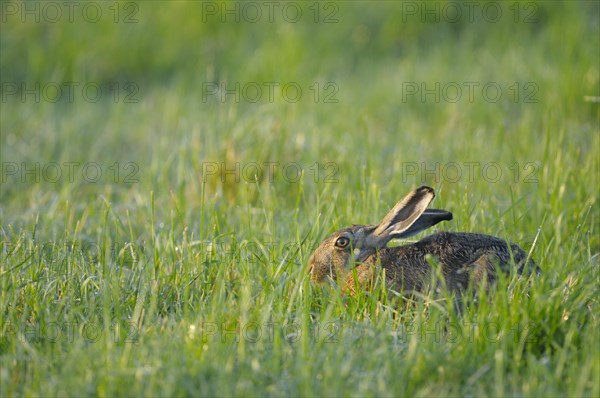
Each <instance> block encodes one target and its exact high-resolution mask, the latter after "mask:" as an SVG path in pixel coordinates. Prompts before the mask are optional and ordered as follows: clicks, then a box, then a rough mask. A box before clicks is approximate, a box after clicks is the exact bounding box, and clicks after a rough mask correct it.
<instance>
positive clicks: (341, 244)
mask: <svg viewBox="0 0 600 398" xmlns="http://www.w3.org/2000/svg"><path fill="white" fill-rule="evenodd" d="M349 243H350V239H348V238H346V237H344V236H342V237H340V238H337V240H336V241H335V246H336V247H339V248H342V249H343V248H344V247H346V246H348V244H349Z"/></svg>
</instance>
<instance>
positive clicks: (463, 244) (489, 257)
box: [415, 232, 527, 272]
mask: <svg viewBox="0 0 600 398" xmlns="http://www.w3.org/2000/svg"><path fill="white" fill-rule="evenodd" d="M415 246H417V247H418V248H419V250H420V251H422V252H423V253H425V254H430V255H432V256H433V257H434V258H436V259H437V260H438V261H440V262H441V263H442V264H444V265H445V266H449V267H452V268H463V267H468V266H471V265H481V266H485V267H486V268H490V269H491V268H493V267H494V266H495V265H496V264H497V265H499V266H500V268H502V269H505V270H507V271H508V268H507V267H508V266H510V265H511V264H515V265H517V266H518V271H519V272H521V271H522V268H523V266H524V264H525V261H526V259H527V253H525V251H524V250H523V249H521V248H520V247H519V246H517V245H515V244H514V243H509V242H507V241H505V240H503V239H500V238H498V237H495V236H491V235H485V234H478V233H465V232H441V233H437V234H434V235H430V236H428V237H426V238H424V239H422V240H421V241H419V242H417V243H416V244H415Z"/></svg>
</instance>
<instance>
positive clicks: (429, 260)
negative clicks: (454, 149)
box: [309, 186, 538, 294]
mask: <svg viewBox="0 0 600 398" xmlns="http://www.w3.org/2000/svg"><path fill="white" fill-rule="evenodd" d="M434 196H435V194H434V191H433V189H432V188H430V187H426V186H423V187H420V188H417V189H415V190H414V191H412V192H410V193H409V194H408V195H407V196H406V197H404V198H403V199H402V200H401V201H400V202H398V204H396V206H394V208H393V209H392V210H391V211H390V212H389V213H388V214H387V215H386V216H385V217H384V218H383V220H382V221H381V222H380V223H379V225H353V226H351V227H349V228H346V229H343V230H341V231H337V232H334V233H333V234H332V235H331V236H329V237H328V238H327V239H325V240H324V241H323V243H321V245H320V246H319V247H318V248H317V249H316V250H315V251H314V253H313V254H312V255H311V257H310V260H309V267H310V276H311V280H312V281H313V282H316V283H319V282H324V281H326V280H333V281H335V282H337V283H341V284H342V290H343V291H344V292H346V293H350V294H354V293H355V292H356V288H357V287H358V286H362V288H364V289H366V290H369V288H370V287H371V286H372V283H373V282H374V281H375V279H376V277H377V275H378V274H380V272H381V270H385V282H386V285H387V286H390V287H392V288H394V289H396V290H400V289H401V290H403V291H405V292H411V291H412V292H423V291H425V290H427V288H428V287H429V286H430V282H431V281H432V276H433V275H432V271H433V270H434V269H435V268H439V270H438V272H439V273H437V275H440V276H441V277H442V278H443V281H444V283H445V285H446V286H447V288H448V289H449V290H450V291H461V290H463V289H465V288H466V287H467V286H468V285H469V283H481V282H486V283H487V282H491V281H493V280H494V278H495V272H496V269H497V268H496V267H499V269H501V270H505V271H508V270H510V267H511V266H513V265H514V266H516V269H517V272H519V273H522V272H523V270H524V269H526V268H529V267H530V268H532V269H535V270H538V269H537V266H536V265H535V263H534V262H533V261H532V260H528V258H527V253H525V251H523V249H521V248H520V247H519V246H517V245H515V244H509V243H507V242H506V241H504V240H502V239H500V238H496V237H494V236H489V235H483V234H478V233H458V232H440V233H436V234H433V235H430V236H427V237H425V238H423V239H421V240H420V241H418V242H416V243H413V244H409V245H404V246H398V247H389V248H388V247H386V245H387V244H388V242H389V241H390V240H392V239H399V238H407V237H409V236H412V235H416V234H417V233H419V232H421V231H423V230H425V229H427V228H429V227H432V226H433V225H435V224H437V223H439V222H440V221H444V220H451V219H452V213H450V212H447V211H444V210H437V209H430V210H427V206H428V205H429V203H430V202H431V201H432V200H433V198H434ZM436 264H437V266H436ZM354 269H355V271H356V272H354Z"/></svg>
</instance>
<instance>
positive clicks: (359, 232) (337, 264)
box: [309, 186, 452, 283]
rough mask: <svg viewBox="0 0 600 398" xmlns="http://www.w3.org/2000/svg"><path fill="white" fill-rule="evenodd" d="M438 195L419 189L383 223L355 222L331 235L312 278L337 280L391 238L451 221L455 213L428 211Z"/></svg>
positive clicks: (314, 260) (312, 263)
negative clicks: (355, 223) (366, 223)
mask: <svg viewBox="0 0 600 398" xmlns="http://www.w3.org/2000/svg"><path fill="white" fill-rule="evenodd" d="M434 196H435V194H434V192H433V188H430V187H425V186H423V187H420V188H417V189H415V190H414V191H412V192H410V193H409V194H408V195H406V196H405V197H404V198H403V199H402V200H401V201H400V202H398V203H397V204H396V206H394V208H393V209H392V210H391V211H390V212H389V213H388V214H387V215H386V216H385V217H384V218H383V220H382V221H381V222H380V223H379V225H353V226H352V227H349V228H346V229H343V230H341V231H337V232H334V233H333V234H331V235H330V236H329V237H328V238H327V239H325V240H324V241H323V243H321V245H320V246H319V247H317V249H316V250H315V251H314V253H313V254H312V256H311V257H310V260H309V267H310V278H311V280H312V281H313V282H317V283H318V282H323V281H325V280H327V278H331V279H333V280H334V281H336V280H337V279H338V278H341V277H344V276H345V275H346V274H347V273H348V272H349V271H350V270H351V269H352V266H353V265H354V264H357V263H361V262H362V261H364V260H365V259H367V258H368V257H369V256H371V255H372V254H374V253H375V252H376V251H377V250H378V249H381V248H384V247H385V246H386V245H387V244H388V242H389V241H390V240H392V239H399V238H407V237H409V236H412V235H416V234H418V233H419V232H421V231H423V230H425V229H427V228H429V227H431V226H433V225H435V224H437V223H438V222H440V221H443V220H451V219H452V213H449V212H447V211H444V210H436V209H431V210H427V206H428V205H429V203H430V202H431V201H432V200H433V198H434Z"/></svg>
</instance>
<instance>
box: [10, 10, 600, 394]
mask: <svg viewBox="0 0 600 398" xmlns="http://www.w3.org/2000/svg"><path fill="white" fill-rule="evenodd" d="M8 4H10V7H12V6H16V7H17V8H16V10H17V14H13V10H14V9H13V8H6V7H9V5H8ZM33 4H35V3H33ZM39 4H42V3H39ZM93 4H96V5H97V6H98V7H100V8H101V10H102V12H103V14H102V15H103V16H105V17H102V18H100V19H99V21H97V22H96V23H91V22H89V21H87V20H86V19H85V18H83V17H81V16H80V14H77V13H76V14H75V17H74V18H75V20H74V22H72V23H71V22H69V21H68V20H66V19H65V18H66V17H64V15H66V11H65V10H63V12H65V14H63V18H62V19H61V20H59V21H58V22H52V21H48V20H47V19H48V18H46V19H44V15H46V14H43V11H42V10H43V8H41V7H42V6H41V5H40V11H39V12H40V16H41V17H42V18H41V20H40V22H39V23H38V22H36V21H35V20H34V19H32V17H31V16H27V17H26V18H25V17H23V16H22V15H21V14H19V13H18V12H20V10H21V8H22V7H24V5H23V3H19V2H17V3H6V2H5V3H3V4H2V7H3V17H6V20H3V21H2V25H1V29H2V34H1V36H0V45H1V49H2V56H1V58H0V67H1V70H2V95H3V100H2V119H1V143H2V145H1V148H0V155H1V161H2V181H1V183H2V185H1V189H0V228H1V229H0V233H1V235H2V239H1V243H0V244H1V246H0V255H1V261H0V292H1V296H0V297H1V298H0V308H1V311H0V328H1V329H0V330H1V335H0V361H1V362H0V386H1V395H2V396H23V395H25V396H40V395H44V396H83V395H94V396H95V395H101V396H126V395H147V396H148V395H150V396H173V395H176V396H186V395H188V396H189V395H194V396H197V395H202V396H233V395H235V396H246V395H251V396H264V395H267V396H281V395H301V396H412V395H418V396H465V395H471V396H473V395H477V396H565V395H566V396H598V395H600V378H599V377H598V375H599V374H600V352H599V348H598V343H597V342H598V337H599V320H598V315H597V314H598V313H599V311H598V310H599V309H598V286H599V284H598V282H599V280H598V277H599V276H598V265H599V260H598V258H599V257H598V253H599V252H600V235H599V231H598V225H599V216H600V213H599V205H598V192H600V191H599V189H598V188H599V186H598V185H599V184H598V176H599V171H600V156H599V152H598V148H600V127H599V122H600V108H598V104H597V103H594V102H589V101H585V100H584V96H596V97H597V96H599V95H600V71H599V65H600V53H599V51H598V48H600V46H599V45H598V44H599V43H598V37H599V30H600V29H599V26H598V25H599V24H598V20H599V18H598V15H599V7H598V3H597V2H578V3H570V2H566V3H559V2H529V3H514V4H512V5H509V4H508V3H485V4H491V5H490V7H493V6H495V5H500V6H501V7H502V17H499V18H498V19H497V20H496V19H494V21H493V22H490V21H489V20H486V18H485V17H484V16H483V15H482V14H481V10H482V8H483V5H484V3H482V5H481V6H479V7H478V8H476V9H475V11H476V12H475V14H474V17H473V19H472V20H470V19H469V18H467V14H466V8H462V10H463V12H464V13H465V14H463V15H464V17H462V18H460V19H459V20H458V21H456V22H449V21H448V18H451V17H444V15H445V14H443V12H445V11H443V10H446V9H445V8H444V7H448V4H450V3H445V2H439V3H437V2H436V3H429V4H433V5H435V4H437V7H439V14H438V15H441V16H440V17H439V21H436V20H435V19H434V18H433V16H427V15H426V16H424V17H423V16H422V15H421V14H420V12H423V10H422V9H421V7H424V6H423V4H422V3H420V2H418V3H411V2H407V3H395V2H378V3H377V4H373V3H366V2H340V3H335V4H334V3H320V4H318V6H319V14H318V17H317V19H318V20H319V21H320V22H319V23H314V18H315V12H316V11H315V9H314V8H310V7H311V6H312V7H314V4H313V3H310V2H309V3H301V2H296V3H292V4H294V5H297V6H298V7H300V8H301V9H302V11H303V14H302V15H303V17H302V18H301V19H300V20H299V21H298V22H296V23H291V22H288V21H286V20H285V19H284V18H283V17H282V16H281V15H280V14H277V13H275V14H274V15H275V16H274V22H269V20H268V18H267V17H266V15H267V14H266V11H265V9H264V8H263V17H262V18H261V19H260V20H259V21H258V22H256V23H252V22H248V21H245V20H244V18H241V19H240V22H235V20H231V19H228V20H226V21H225V22H223V21H222V19H221V18H222V15H221V14H219V13H217V14H216V15H212V14H210V13H209V9H207V8H206V6H207V5H211V6H212V5H216V6H217V10H219V9H220V8H219V7H235V5H234V3H220V2H219V3H210V2H205V3H194V2H185V1H178V2H169V3H167V2H152V3H150V2H140V3H116V4H117V10H119V14H118V15H117V23H115V20H114V18H115V14H114V12H115V8H114V7H113V8H109V6H111V5H113V6H114V4H113V3H110V4H109V3H93ZM240 4H241V3H240ZM452 4H456V3H452ZM517 4H518V6H517ZM459 5H460V6H461V7H467V5H466V4H463V3H459ZM280 6H281V8H283V4H281V5H280ZM409 6H416V7H417V14H412V12H413V11H412V10H413V9H412V8H407V7H409ZM511 6H512V8H510V7H511ZM238 7H242V5H239V6H238ZM327 7H328V8H327ZM432 7H433V6H432ZM515 7H516V8H515ZM210 10H212V9H210ZM240 10H242V8H240ZM250 11H251V10H247V12H248V13H249V12H250ZM517 11H519V13H518V15H517V14H515V13H516V12H517ZM47 12H50V11H49V10H47ZM132 12H133V16H132V18H134V19H135V20H136V21H135V22H133V23H126V22H125V20H126V19H125V18H126V16H130V13H132ZM448 12H449V11H448ZM490 12H491V11H490ZM240 13H242V11H240ZM329 13H333V16H332V17H333V18H335V19H337V22H333V23H326V22H325V16H326V15H330V14H329ZM531 13H532V14H531ZM530 14H531V15H532V17H533V18H534V20H533V21H529V19H527V20H526V17H527V16H529V15H530ZM47 15H50V14H47ZM251 15H253V14H243V13H242V14H240V16H241V17H244V16H245V17H248V16H251ZM488 19H489V18H488ZM127 21H129V19H127ZM129 22H131V21H129ZM36 82H37V83H39V84H40V89H39V90H36V89H35V84H36ZM65 82H75V83H78V84H79V85H78V86H76V87H77V88H78V87H81V88H84V87H87V88H88V89H89V90H90V91H89V92H85V93H84V92H83V90H81V91H80V90H75V91H74V97H73V99H72V100H70V99H69V98H68V96H67V94H66V93H67V91H65V90H66V89H65V87H66V86H65V85H64V83H65ZM223 82H224V83H223ZM236 82H237V83H239V86H240V90H238V95H239V97H240V98H239V100H238V101H236V100H235V95H236V94H235V93H234V94H231V93H230V94H228V95H225V97H224V100H222V99H221V97H220V96H219V95H220V94H219V93H216V94H215V91H213V90H214V88H215V87H218V86H219V84H225V85H224V86H221V88H222V89H229V90H232V89H235V84H236ZM438 83H439V89H438V88H436V87H438V86H436V84H438ZM22 84H26V86H22ZM52 84H58V85H59V86H61V87H62V90H63V91H62V95H61V96H60V97H59V98H58V99H57V100H56V101H55V102H53V100H52V99H53V98H54V97H53V96H52V93H51V91H50V90H52V89H53V87H54V86H52ZM268 84H275V86H273V87H275V88H274V89H273V90H274V91H273V99H272V100H271V99H270V98H269V97H268V91H267V90H268V88H269V87H270V86H268ZM116 85H118V88H117V86H116ZM469 85H471V86H469ZM256 86H258V87H259V88H261V90H263V91H262V94H261V96H260V97H259V99H258V100H257V101H256V102H253V98H254V97H253V96H252V93H253V91H252V90H253V89H255V88H256ZM284 86H285V90H287V89H289V90H290V91H285V90H284ZM23 87H25V88H27V89H28V90H30V93H29V94H25V93H24V92H23V90H22V89H23ZM32 87H33V89H32ZM97 87H100V88H101V89H102V90H103V91H102V95H101V96H100V98H99V100H98V101H97V102H92V101H91V100H90V98H91V96H92V95H93V94H92V93H93V92H94V91H93V90H95V89H96V88H97ZM295 87H300V88H301V90H302V95H301V96H300V97H299V98H298V100H297V101H295V102H293V101H291V100H290V98H292V97H291V96H292V95H293V93H294V91H293V88H295ZM415 87H416V89H417V90H418V91H417V92H416V93H415V94H414V95H413V94H410V91H407V90H411V89H413V90H414V89H415ZM456 87H459V88H460V89H461V90H462V91H461V92H462V96H461V97H460V99H458V100H456V101H454V98H456V95H455V91H452V90H456ZM469 87H474V88H475V90H474V91H473V98H472V100H470V98H469V92H468V89H469ZM484 87H487V89H488V90H489V91H487V92H485V93H484V92H483V91H482V90H483V88H484ZM497 87H500V89H501V90H502V91H501V95H500V97H499V98H498V100H497V101H496V102H493V101H492V99H494V97H493V90H494V89H495V88H497ZM480 89H481V90H480ZM15 90H16V91H15ZM244 90H247V91H244ZM424 90H430V91H429V92H430V94H424V96H422V95H423V92H424ZM432 90H433V91H432ZM31 91H33V94H32V93H31ZM36 91H37V92H38V95H39V100H38V99H37V98H36V94H35V92H36ZM286 95H288V97H286ZM436 95H437V96H438V97H439V98H437V97H436ZM126 99H127V100H133V102H129V101H126ZM57 170H59V171H60V175H58V174H56V173H57ZM98 171H100V172H101V173H102V175H98V174H97V172H98ZM300 172H301V173H300ZM255 177H257V178H255ZM423 184H428V185H431V186H433V187H434V188H435V189H436V192H437V198H436V201H435V202H434V207H438V208H444V209H447V210H450V211H452V212H453V213H454V217H455V219H454V221H452V222H450V223H444V224H442V225H441V226H439V228H436V229H444V230H450V231H473V232H475V231H476V232H483V233H488V234H492V235H497V236H500V237H503V238H506V239H510V240H512V241H514V242H515V243H518V244H519V245H521V246H522V247H523V248H525V250H527V251H531V253H532V256H533V258H534V259H535V260H536V262H537V263H538V264H539V265H540V266H541V268H542V269H543V274H542V275H541V276H540V277H539V278H533V279H531V280H529V281H525V280H522V279H519V278H517V277H516V276H515V275H507V276H506V277H505V278H502V279H501V280H500V281H499V282H498V283H497V286H496V288H494V289H493V290H491V291H490V292H489V293H487V294H484V295H483V296H479V297H478V299H477V302H476V303H471V304H470V305H468V306H467V309H466V310H465V311H464V312H463V313H462V314H458V313H457V312H456V310H455V309H454V306H453V305H452V300H451V299H450V298H447V297H437V296H431V295H424V296H422V297H418V298H416V299H413V300H407V299H402V297H401V296H399V295H398V294H397V293H395V292H393V291H390V290H388V289H386V288H385V287H380V288H378V289H376V290H375V291H374V292H372V294H370V295H366V294H361V295H359V296H358V297H353V298H349V297H344V296H342V295H341V294H340V292H339V291H338V290H336V289H334V288H331V287H329V286H324V287H321V286H312V285H311V284H310V283H309V281H308V278H307V275H306V271H307V270H306V266H305V265H306V262H307V260H308V256H309V255H310V253H311V251H312V250H313V249H314V248H315V247H316V245H317V244H318V243H319V242H320V240H321V239H322V238H323V237H325V236H326V235H327V234H329V233H331V232H332V231H333V230H335V229H337V228H341V227H343V226H346V225H348V224H352V223H374V222H376V221H377V220H379V219H380V218H381V217H382V216H383V215H384V214H385V213H386V212H387V210H389V208H391V207H392V206H393V205H394V204H395V202H396V201H397V200H398V199H399V198H401V197H402V196H403V195H404V194H405V193H406V192H408V191H409V190H410V189H412V188H413V187H415V186H419V185H423ZM534 242H535V244H534ZM470 300H471V301H472V300H473V299H470Z"/></svg>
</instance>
